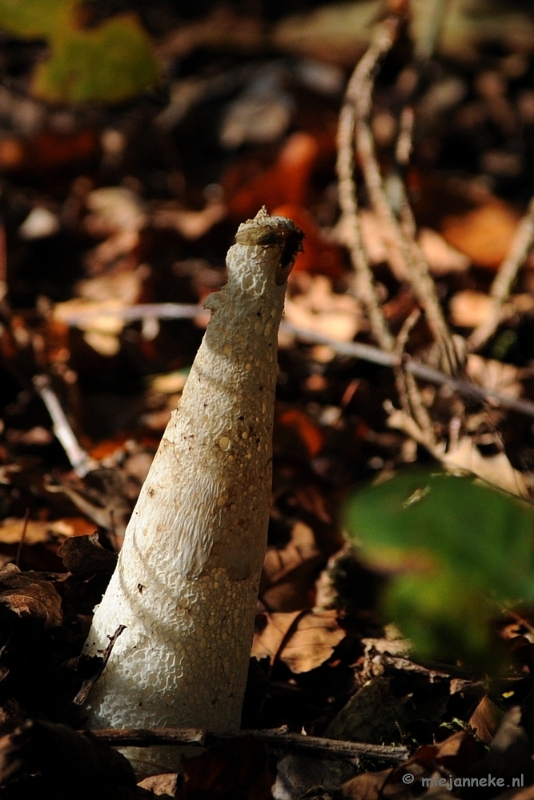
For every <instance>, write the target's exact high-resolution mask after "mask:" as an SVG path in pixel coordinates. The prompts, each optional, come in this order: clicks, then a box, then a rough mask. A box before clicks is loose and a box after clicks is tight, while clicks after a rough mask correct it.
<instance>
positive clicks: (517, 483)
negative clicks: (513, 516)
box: [442, 436, 529, 498]
mask: <svg viewBox="0 0 534 800" xmlns="http://www.w3.org/2000/svg"><path fill="white" fill-rule="evenodd" d="M442 462H443V464H444V465H445V466H446V467H448V468H449V469H466V470H468V471H469V472H472V473H474V474H475V475H477V476H478V477H479V478H482V480H484V481H487V482H488V483H491V484H492V485H493V486H497V487H499V488H501V489H504V490H505V491H507V492H511V493H512V494H515V495H517V496H518V497H525V498H528V496H529V492H528V486H527V482H526V480H525V476H524V475H523V474H522V473H521V472H519V471H518V470H516V469H514V468H513V467H512V465H511V463H510V461H509V459H508V457H507V455H506V453H503V452H501V453H497V454H496V455H493V456H483V455H482V453H481V452H480V450H479V449H478V447H477V446H476V444H475V443H474V442H473V439H472V437H471V436H462V438H461V439H460V440H459V441H458V442H457V444H456V445H455V447H453V448H451V449H450V450H449V451H448V452H447V453H445V454H444V455H443V457H442Z"/></svg>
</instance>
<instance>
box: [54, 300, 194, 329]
mask: <svg viewBox="0 0 534 800" xmlns="http://www.w3.org/2000/svg"><path fill="white" fill-rule="evenodd" d="M204 312H205V309H204V307H203V306H201V305H193V304H192V303H143V304H139V305H135V306H124V307H123V308H95V309H94V310H84V311H76V310H68V311H66V310H64V309H61V312H60V319H61V321H62V322H64V323H65V324H66V325H72V326H75V327H77V326H79V325H84V324H86V323H87V322H91V320H94V319H100V318H101V317H115V318H116V319H121V320H124V321H125V322H136V321H137V320H144V319H192V318H194V317H198V315H199V314H202V313H204Z"/></svg>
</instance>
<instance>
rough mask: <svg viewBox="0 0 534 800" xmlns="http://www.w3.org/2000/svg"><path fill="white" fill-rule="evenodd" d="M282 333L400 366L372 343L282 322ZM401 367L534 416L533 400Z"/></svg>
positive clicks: (408, 362) (469, 396)
mask: <svg viewBox="0 0 534 800" xmlns="http://www.w3.org/2000/svg"><path fill="white" fill-rule="evenodd" d="M280 330H283V331H285V332H287V333H291V334H293V335H294V336H296V337H297V338H298V339H300V341H302V342H309V343H311V344H327V345H329V346H330V347H331V348H332V349H333V350H335V352H336V353H339V354H340V355H344V356H349V357H351V358H361V359H362V360H364V361H370V362H372V363H373V364H379V365H381V366H384V367H398V366H400V364H401V360H400V359H399V356H398V355H396V354H395V353H385V352H384V351H383V350H379V348H378V347H373V346H372V345H369V344H360V343H359V342H340V341H339V340H338V339H332V338H331V337H330V336H325V335H323V334H322V333H316V332H315V331H310V330H308V329H306V328H301V327H299V326H298V325H293V324H292V323H290V322H287V321H282V324H281V325H280ZM402 366H403V369H405V370H406V371H407V372H410V373H411V374H412V375H414V376H415V377H416V378H419V379H421V380H424V381H428V382H429V383H434V384H436V385H437V386H448V387H449V388H451V389H452V390H453V391H455V392H458V394H459V395H460V396H461V397H464V398H465V399H466V400H469V401H471V402H478V403H486V402H490V403H494V404H496V405H498V406H502V407H503V408H508V409H510V410H511V411H517V412H519V413H520V414H525V415H527V416H529V417H534V403H533V402H532V401H530V400H516V399H514V398H513V397H507V396H506V395H504V394H500V393H499V392H494V391H492V390H491V389H485V388H483V387H482V386H477V385H476V384H475V383H471V381H466V380H461V379H459V378H454V377H452V376H451V375H447V374H445V373H444V372H440V371H439V370H437V369H434V368H433V367H428V366H427V365H426V364H423V363H421V362H420V361H416V360H415V359H413V358H406V357H404V358H403V359H402Z"/></svg>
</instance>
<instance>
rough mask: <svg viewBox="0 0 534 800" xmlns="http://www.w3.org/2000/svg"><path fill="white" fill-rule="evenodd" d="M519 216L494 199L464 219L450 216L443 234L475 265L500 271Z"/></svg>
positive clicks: (464, 216)
mask: <svg viewBox="0 0 534 800" xmlns="http://www.w3.org/2000/svg"><path fill="white" fill-rule="evenodd" d="M518 223H519V216H518V214H517V213H516V212H515V210H514V209H512V207H511V206H509V205H507V204H506V203H504V202H502V201H501V200H497V199H495V198H492V199H491V200H489V201H488V202H487V203H485V204H484V205H481V206H479V207H478V208H475V209H473V210H472V211H467V212H466V213H464V214H462V215H461V216H452V215H451V216H448V217H445V219H444V220H443V222H442V226H441V233H442V236H443V238H444V239H445V241H446V242H448V243H449V244H450V245H452V247H454V248H456V250H459V251H460V252H461V253H464V254H465V255H466V256H468V257H469V258H470V259H471V261H472V262H473V263H474V264H478V265H479V266H482V267H488V268H490V269H498V267H500V265H501V263H502V261H503V260H504V259H505V258H506V256H507V254H508V251H509V250H510V247H511V244H512V241H513V238H514V236H515V234H516V230H517V225H518Z"/></svg>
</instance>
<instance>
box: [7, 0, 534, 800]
mask: <svg viewBox="0 0 534 800" xmlns="http://www.w3.org/2000/svg"><path fill="white" fill-rule="evenodd" d="M0 5H1V3H0ZM147 5H148V4H146V3H135V2H124V3H122V4H120V3H118V4H117V9H116V10H117V11H124V10H133V11H136V12H137V13H138V14H139V16H140V18H141V20H142V23H143V25H144V26H145V28H146V30H147V31H148V33H149V35H150V37H151V41H152V44H153V47H154V51H155V53H156V56H157V59H158V63H159V65H160V69H161V76H162V78H161V86H160V87H159V88H157V89H151V90H148V91H146V92H145V93H144V94H143V95H141V96H136V97H135V98H133V99H129V100H126V101H124V102H122V103H115V104H114V105H106V104H104V103H97V102H92V103H84V104H78V105H75V104H72V103H66V102H65V103H63V104H60V103H57V102H56V103H54V104H52V103H46V102H44V101H43V100H42V99H40V98H39V97H36V96H35V94H34V93H32V91H33V90H32V75H33V74H34V71H35V69H36V66H37V65H38V64H39V63H41V62H42V61H43V59H44V58H45V57H46V35H43V36H42V37H39V36H37V35H33V36H30V37H28V36H25V37H17V36H16V35H14V34H7V33H1V34H0V70H1V71H2V82H1V83H0V128H1V133H0V172H1V175H2V178H1V188H2V194H1V201H0V202H1V210H2V236H1V239H0V316H1V321H0V371H1V377H0V408H1V417H0V737H1V738H0V796H1V797H2V798H4V797H5V798H6V800H22V799H23V798H24V799H26V798H28V799H29V798H67V797H78V798H97V797H98V798H110V800H111V799H112V798H123V799H124V800H128V799H129V798H144V797H153V796H155V795H160V796H163V797H169V796H170V797H178V798H182V800H185V799H186V798H188V799H190V800H191V799H192V798H211V797H213V798H232V800H235V798H243V799H244V798H268V797H272V796H274V797H276V798H278V799H279V800H297V799H298V798H302V797H308V798H312V797H313V798H341V797H344V798H354V799H356V798H358V799H359V798H365V799H366V800H375V799H377V798H379V797H385V796H387V797H388V798H399V800H411V798H415V797H422V796H425V797H426V796H428V797H430V796H432V797H436V796H437V795H438V794H439V795H440V796H441V797H443V796H444V793H445V792H447V793H448V794H450V793H452V794H454V795H455V796H457V797H462V798H463V797H465V798H475V800H486V798H493V797H498V798H505V797H506V798H507V799H508V798H511V797H514V798H521V800H526V799H527V798H530V797H532V796H534V788H533V786H534V761H533V753H534V726H533V719H534V716H533V715H534V679H532V678H531V673H530V667H531V666H532V667H533V668H534V588H531V584H533V580H532V576H533V570H534V545H533V543H532V531H533V527H534V526H533V525H532V511H531V502H532V499H533V497H534V425H533V417H534V349H533V342H534V252H533V251H532V243H533V241H534V202H533V200H532V196H533V193H534V190H533V187H534V15H533V14H532V10H531V9H529V4H526V3H521V2H516V3H500V2H497V0H492V2H490V1H489V0H477V2H476V3H473V2H471V3H469V2H467V1H466V0H462V2H457V3H452V4H449V5H447V4H446V3H439V2H437V3H436V2H435V3H428V4H427V7H431V8H432V9H433V12H432V13H433V14H435V15H439V13H440V11H441V12H443V14H444V16H443V19H442V20H441V27H440V26H439V25H436V26H435V28H436V30H435V31H433V25H432V19H431V18H430V17H429V15H428V13H427V14H426V16H425V13H424V4H421V3H417V2H414V3H413V14H414V22H413V24H412V23H411V22H410V17H409V9H408V5H409V4H408V3H404V2H392V1H390V2H389V3H386V4H379V3H377V2H355V3H340V4H333V3H325V4H320V3H318V2H304V1H302V2H296V0H295V2H286V3H282V4H277V3H275V2H272V3H267V2H265V3H249V4H247V3H238V2H235V3H230V2H227V3H226V4H218V3H211V2H204V3H200V2H199V3H196V4H194V9H193V8H192V7H191V8H189V4H188V3H184V4H173V3H168V2H165V0H154V2H152V3H151V4H150V8H147ZM182 5H183V8H181V14H182V16H180V15H179V14H178V13H177V11H176V6H180V7H181V6H182ZM119 6H120V8H119ZM91 7H92V12H91V13H92V14H93V15H94V17H93V18H92V23H91V24H93V25H95V26H97V25H98V24H100V22H101V21H102V19H103V18H104V17H105V16H106V14H107V13H109V9H107V10H103V8H102V4H99V3H93V4H92V6H91ZM114 10H115V9H114ZM1 13H2V9H1V8H0V14H1ZM0 19H1V17H0ZM434 21H436V20H435V19H434ZM435 34H436V35H435ZM264 205H265V206H266V207H267V209H268V211H269V213H271V214H273V215H284V216H287V217H289V218H291V219H292V220H293V221H294V222H295V223H296V224H297V225H298V226H299V227H300V228H301V229H302V231H303V232H304V234H305V241H304V253H302V254H299V256H298V258H297V261H296V264H295V266H294V269H293V271H292V273H291V276H290V279H289V282H288V290H287V302H286V310H285V316H284V320H283V323H282V328H281V331H280V337H279V380H278V387H277V404H276V417H275V434H274V480H273V499H272V510H271V520H270V527H269V544H268V550H267V554H266V558H265V566H264V572H263V577H262V582H261V587H260V595H259V600H258V617H257V625H256V631H255V636H254V643H253V650H252V658H251V666H250V673H249V682H248V687H247V694H246V698H245V706H244V710H243V719H242V728H243V730H245V731H248V734H247V735H242V736H233V737H226V738H225V737H221V736H219V737H216V736H214V735H213V734H212V733H211V732H205V736H204V739H203V741H204V743H207V744H209V745H210V746H209V747H207V748H206V749H205V750H204V751H203V752H202V754H201V755H200V756H198V757H196V758H191V759H188V760H186V761H185V762H184V768H183V773H180V774H178V775H176V774H172V775H163V776H157V777H153V778H149V779H145V780H144V781H142V782H139V783H137V779H136V778H135V777H134V774H133V771H132V770H131V768H130V767H129V765H128V764H127V763H126V762H125V761H123V760H122V759H119V757H118V756H117V755H116V753H115V751H114V749H113V748H112V747H111V746H110V743H111V741H112V740H111V737H110V736H109V733H108V734H104V733H101V734H99V732H98V731H96V732H94V733H93V735H90V736H88V735H87V734H86V733H83V732H82V731H83V730H84V718H83V709H82V708H81V705H82V701H83V696H84V693H85V692H86V690H87V689H88V686H89V685H90V681H91V680H93V679H94V677H95V676H94V664H88V663H87V662H86V661H85V660H84V659H83V657H81V656H80V654H81V651H82V648H83V643H84V641H85V637H86V636H87V633H88V630H89V626H90V622H91V614H92V610H93V608H94V606H95V605H96V604H97V603H98V602H99V600H100V598H101V596H102V593H103V591H104V589H105V586H106V585H107V582H108V580H109V577H110V575H111V573H112V571H113V569H114V566H115V563H116V559H117V552H118V551H119V550H120V546H121V542H122V539H123V535H124V531H125V528H126V525H127V521H128V519H129V516H130V514H131V511H132V509H133V506H134V504H135V501H136V497H137V495H138V492H139V488H140V486H141V485H142V483H143V480H144V478H145V476H146V474H147V472H148V468H149V466H150V463H151V460H152V458H153V455H154V453H155V450H156V448H157V445H158V442H159V440H160V438H161V436H162V434H163V431H164V429H165V426H166V424H167V421H168V420H169V417H170V414H171V412H172V410H173V409H174V408H176V405H177V403H178V402H179V398H180V393H181V391H182V388H183V386H184V383H185V381H186V378H187V374H188V370H189V368H190V366H191V364H192V362H193V359H194V356H195V353H196V350H197V348H198V346H199V344H200V341H201V339H202V335H203V331H204V329H205V327H206V324H207V320H208V318H209V314H208V312H206V311H205V310H203V308H202V303H203V301H204V300H205V298H206V297H207V295H208V294H210V293H211V292H213V291H217V290H218V289H219V288H220V287H221V286H222V285H223V284H224V282H225V257H226V253H227V251H228V248H229V247H230V245H231V244H232V243H233V241H234V236H235V233H236V230H237V227H238V225H239V224H240V223H241V222H243V221H244V220H246V219H248V218H251V217H254V216H255V214H256V213H257V211H258V209H259V208H261V207H262V206H264ZM448 476H452V477H451V478H450V479H449V477H448ZM455 476H460V477H458V479H457V480H456V477H455ZM399 481H400V483H399ZM403 481H404V483H403ZM451 481H453V482H452V483H451ZM373 482H374V483H375V484H376V486H375V487H374V488H371V489H370V488H369V486H370V484H371V483H373ZM399 487H400V488H399ZM489 487H494V488H489ZM427 495H428V496H432V497H438V498H439V502H438V501H436V505H431V504H430V503H427V501H426V496H427ZM421 501H422V502H421ZM412 509H414V510H412ZM420 509H423V510H422V511H420ZM418 514H420V516H418ZM410 515H412V516H410ZM379 523H380V525H382V526H383V527H382V528H380V529H379ZM377 531H378V533H377ZM490 596H491V602H490V601H489V600H488V601H487V598H488V597H490ZM88 682H89V684H88ZM119 735H121V734H120V733H119ZM122 735H123V738H122V739H121V740H120V741H119V740H115V743H117V741H119V743H122V744H125V743H126V742H127V741H130V740H131V737H132V735H133V734H132V733H131V732H130V734H127V733H126V732H123V734H122ZM128 736H129V737H130V738H129V739H128ZM138 736H139V737H140V739H138V743H139V744H140V745H142V744H143V742H147V741H148V739H146V738H145V739H143V735H142V734H138ZM448 794H447V796H448Z"/></svg>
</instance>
